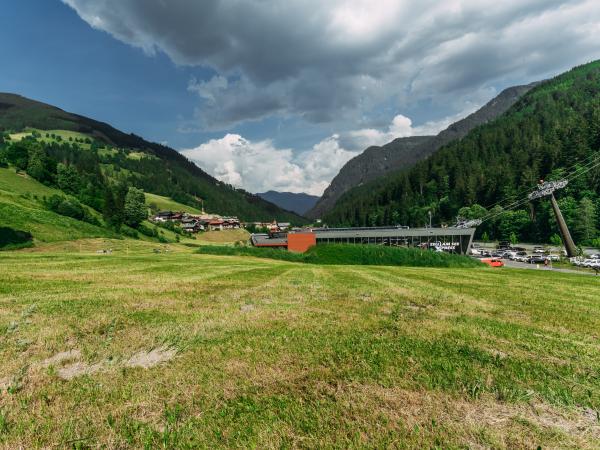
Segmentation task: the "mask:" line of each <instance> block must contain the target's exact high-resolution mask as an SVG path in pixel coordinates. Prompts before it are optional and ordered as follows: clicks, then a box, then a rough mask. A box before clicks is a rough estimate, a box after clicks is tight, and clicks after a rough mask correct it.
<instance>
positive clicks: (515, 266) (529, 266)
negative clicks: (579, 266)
mask: <svg viewBox="0 0 600 450" xmlns="http://www.w3.org/2000/svg"><path fill="white" fill-rule="evenodd" d="M502 261H503V262H504V267H508V268H511V269H530V270H545V271H552V272H564V273H578V274H580V275H595V274H594V272H588V271H587V270H575V269H563V268H562V267H561V268H556V267H553V268H546V267H544V265H543V264H538V265H536V264H527V263H522V262H517V261H511V260H510V259H503V260H502Z"/></svg>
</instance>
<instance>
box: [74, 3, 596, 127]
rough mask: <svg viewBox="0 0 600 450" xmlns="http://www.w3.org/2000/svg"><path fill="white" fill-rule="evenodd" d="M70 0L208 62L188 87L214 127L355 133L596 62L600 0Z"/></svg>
mask: <svg viewBox="0 0 600 450" xmlns="http://www.w3.org/2000/svg"><path fill="white" fill-rule="evenodd" d="M63 2H64V3H66V4H68V5H70V6H71V7H72V8H74V9H75V10H76V11H77V13H78V14H79V15H80V17H81V18H83V19H84V20H85V21H87V22H88V23H89V24H90V25H91V26H92V27H95V28H97V29H101V30H104V31H106V32H108V33H110V34H111V35H112V36H114V37H115V38H117V39H119V40H121V41H123V42H126V43H128V44H130V45H133V46H136V47H139V48H141V49H143V50H144V51H145V52H146V53H148V54H154V53H156V52H164V53H166V54H167V55H168V56H169V57H170V58H171V59H172V60H173V61H174V62H175V63H177V64H180V65H191V66H202V67H209V68H212V69H213V70H214V71H215V72H216V73H217V75H216V76H215V77H214V78H212V79H211V80H209V81H194V80H193V81H192V82H191V84H190V90H191V91H193V92H196V93H197V94H198V96H199V107H198V112H197V117H196V120H197V122H198V123H199V124H200V125H201V126H202V127H205V128H213V129H214V128H220V129H227V128H230V127H231V126H233V125H235V124H236V123H240V122H243V121H247V120H257V119H261V118H264V117H267V116H270V115H284V116H288V115H294V116H300V117H302V118H304V119H306V120H307V121H309V122H317V123H324V122H335V123H336V126H337V125H340V124H345V125H346V127H345V128H347V129H351V128H353V127H352V126H348V124H349V123H353V124H356V123H359V122H360V119H361V118H362V117H363V116H365V115H367V116H368V115H369V114H373V112H374V111H377V110H378V108H380V107H381V105H382V104H383V103H385V104H386V105H389V104H393V107H394V108H395V109H396V110H402V111H405V110H407V109H408V107H409V106H410V105H411V104H412V105H414V104H416V103H418V102H420V101H426V102H430V103H431V104H432V105H433V106H432V108H435V107H436V105H443V108H445V110H444V112H443V114H446V115H451V114H453V113H456V112H457V111H461V110H462V109H463V108H464V102H463V101H462V100H461V101H460V102H457V100H456V99H458V98H460V99H466V100H469V99H470V100H472V99H473V98H476V97H477V96H478V95H479V94H480V92H481V90H482V89H483V90H485V89H489V88H490V87H494V86H498V85H499V84H503V85H506V84H507V83H511V84H515V83H519V82H521V83H522V82H530V81H534V80H536V79H539V78H540V77H544V76H547V75H549V74H553V73H554V74H555V73H558V72H560V71H562V70H565V69H567V68H569V67H571V66H573V65H576V64H580V63H584V62H587V61H589V60H592V59H595V58H598V57H600V47H599V46H598V38H597V36H598V33H599V32H600V29H599V28H600V26H599V24H600V4H599V3H598V0H504V1H497V0H452V1H436V0H423V1H419V2H414V1H410V0H377V1H373V0H328V1H322V0H287V1H285V2H281V1H278V0H261V1H252V0H203V1H189V0H169V1H165V0H102V1H98V0H63ZM354 127H355V126H354ZM343 128H344V127H342V129H343Z"/></svg>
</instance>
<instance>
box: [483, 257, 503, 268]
mask: <svg viewBox="0 0 600 450" xmlns="http://www.w3.org/2000/svg"><path fill="white" fill-rule="evenodd" d="M480 261H481V262H482V263H484V264H487V265H488V266H490V267H504V263H503V262H502V261H501V260H499V259H497V258H482V259H480Z"/></svg>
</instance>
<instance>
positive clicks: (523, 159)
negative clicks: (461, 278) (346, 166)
mask: <svg viewBox="0 0 600 450" xmlns="http://www.w3.org/2000/svg"><path fill="white" fill-rule="evenodd" d="M599 150H600V61H596V62H593V63H590V64H587V65H584V66H580V67H577V68H575V69H573V70H571V71H569V72H567V73H565V74H562V75H560V76H558V77H556V78H554V79H552V80H548V81H546V82H543V83H541V84H540V85H538V86H537V87H535V88H534V89H532V90H531V91H530V92H528V93H527V94H526V95H524V96H523V97H522V98H521V99H520V100H519V101H518V102H517V103H516V104H515V105H514V106H513V107H512V108H510V109H509V111H508V112H506V113H505V114H504V115H502V116H501V117H500V118H498V119H496V120H495V121H493V122H491V123H488V124H486V125H482V126H479V127H477V128H475V129H474V130H472V131H471V132H470V133H469V134H468V135H467V136H466V137H464V138H463V139H461V140H454V141H452V142H451V143H449V144H448V145H446V146H444V147H443V148H442V149H440V150H439V151H438V152H436V153H435V154H433V155H432V156H430V157H429V158H428V159H426V160H424V161H421V162H420V163H418V164H417V165H416V166H415V167H413V168H411V169H409V170H406V171H402V172H398V173H394V174H392V175H389V176H387V177H385V178H384V179H380V180H377V181H375V182H372V183H368V184H367V185H364V186H361V187H359V188H356V189H353V190H351V191H349V192H347V193H346V194H345V195H344V196H343V197H342V198H341V199H340V201H339V202H338V203H337V205H336V207H335V208H334V209H333V211H331V213H329V214H328V215H327V216H326V217H325V220H326V222H327V223H329V224H330V225H340V224H344V225H384V224H396V223H400V224H407V225H412V226H422V225H424V224H426V223H427V222H428V211H432V213H433V215H434V222H435V223H437V224H442V223H451V222H453V221H454V220H455V218H456V216H457V214H459V212H460V214H462V215H463V216H472V217H476V216H482V215H483V214H484V211H485V208H484V207H487V206H489V205H495V204H496V203H497V202H500V201H503V200H506V199H509V200H510V199H518V198H521V197H522V196H523V195H524V193H526V192H527V191H528V190H530V189H532V188H533V187H534V186H535V185H536V184H537V182H538V181H539V180H540V179H542V178H545V179H549V178H559V177H562V176H565V174H567V173H570V172H573V171H574V170H579V172H577V175H578V176H577V177H575V178H574V179H573V180H572V181H571V182H570V183H569V185H568V186H567V188H566V189H564V190H563V191H561V192H560V193H558V194H557V195H558V196H559V203H560V205H561V206H562V208H563V213H564V215H565V216H566V219H567V222H568V223H569V225H570V226H571V227H572V229H573V230H572V231H573V234H574V235H575V238H576V240H577V241H578V242H579V243H582V242H586V241H589V240H591V239H594V238H597V236H598V231H597V230H598V228H599V227H600V223H599V217H598V211H599V210H600V205H599V195H600V169H599V168H598V167H595V166H594V165H593V162H594V161H596V159H594V158H595V157H596V155H597V153H598V151H599ZM586 164H587V165H586ZM508 203H510V202H507V203H505V204H504V205H506V204H508ZM480 205H483V206H484V207H482V206H480ZM519 206H520V208H518V209H516V210H514V209H513V210H511V211H508V212H506V213H505V214H499V215H498V216H497V217H496V218H495V219H494V220H489V221H487V222H486V223H485V224H484V225H483V226H482V227H481V228H480V233H486V234H487V235H488V236H490V237H497V238H509V237H511V236H513V237H516V238H520V239H530V240H536V241H547V240H549V239H550V238H551V237H552V235H553V234H554V233H555V226H554V219H553V216H552V213H551V211H550V207H549V205H548V202H547V201H544V200H542V201H536V202H534V203H528V202H526V203H525V204H523V205H519ZM463 207H468V208H463ZM461 208H463V209H462V211H461ZM494 211H495V212H498V213H499V212H501V211H502V209H501V206H498V205H496V206H494Z"/></svg>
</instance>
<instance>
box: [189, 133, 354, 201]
mask: <svg viewBox="0 0 600 450" xmlns="http://www.w3.org/2000/svg"><path fill="white" fill-rule="evenodd" d="M182 153H183V154H184V155H185V156H187V157H188V158H189V159H191V160H193V161H195V162H196V163H198V164H199V165H200V166H201V167H202V168H204V169H205V170H207V171H208V172H209V173H211V174H212V175H213V176H214V177H216V178H217V179H219V180H221V181H223V182H225V183H228V184H231V185H234V186H236V187H243V188H244V189H246V190H248V191H250V192H264V191H268V190H271V189H272V190H276V191H287V192H306V193H308V194H313V195H321V194H322V193H323V191H324V190H325V188H326V187H327V186H328V185H329V181H330V180H331V179H332V178H333V177H334V176H335V175H337V173H338V171H339V169H340V168H341V167H342V166H343V165H344V164H345V163H346V162H347V161H348V160H349V159H351V158H353V157H354V156H356V155H357V154H358V153H355V152H349V151H347V150H344V149H343V148H341V147H340V146H339V142H338V136H337V135H333V136H331V137H329V138H327V139H324V140H323V141H321V142H319V143H318V144H316V145H315V146H314V147H313V148H312V149H310V150H308V151H306V152H303V153H300V154H299V155H297V156H295V155H294V152H293V151H292V150H291V149H285V148H284V149H280V148H277V147H275V146H274V145H273V143H272V142H271V141H269V140H265V141H257V142H252V141H249V140H248V139H245V138H243V137H242V136H240V135H238V134H227V135H225V136H224V137H223V138H222V139H213V140H210V141H208V142H206V143H204V144H202V145H200V146H198V147H196V148H193V149H188V150H182Z"/></svg>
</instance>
